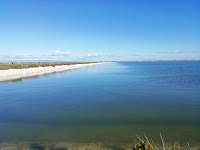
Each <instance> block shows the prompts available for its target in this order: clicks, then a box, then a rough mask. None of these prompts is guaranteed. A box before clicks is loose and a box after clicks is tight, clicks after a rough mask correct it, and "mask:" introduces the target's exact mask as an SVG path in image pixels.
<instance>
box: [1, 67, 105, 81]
mask: <svg viewBox="0 0 200 150" xmlns="http://www.w3.org/2000/svg"><path fill="white" fill-rule="evenodd" d="M98 64H102V63H90V64H75V65H61V66H55V67H53V66H48V67H36V68H27V69H9V70H0V82H1V81H9V80H15V79H20V78H28V77H33V76H38V75H43V74H49V73H53V72H61V71H67V70H72V69H78V68H83V67H89V66H94V65H98Z"/></svg>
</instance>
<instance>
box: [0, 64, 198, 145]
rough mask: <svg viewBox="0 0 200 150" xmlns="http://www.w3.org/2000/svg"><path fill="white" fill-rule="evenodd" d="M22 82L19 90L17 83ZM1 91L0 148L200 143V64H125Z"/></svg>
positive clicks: (50, 77)
mask: <svg viewBox="0 0 200 150" xmlns="http://www.w3.org/2000/svg"><path fill="white" fill-rule="evenodd" d="M17 81H18V82H17ZM17 81H13V82H3V83H0V141H54V142H55V141H70V142H102V143H133V139H134V138H135V136H136V135H143V134H144V133H146V134H147V135H148V136H149V137H150V138H153V139H154V141H155V142H157V141H159V142H160V139H159V133H160V132H162V134H163V136H164V137H165V140H166V141H169V142H173V141H174V140H179V141H180V143H181V142H182V143H186V142H190V143H191V144H198V143H199V141H200V62H122V63H106V64H103V65H97V66H93V67H88V68H81V69H77V70H72V71H67V72H62V73H54V74H50V75H46V76H39V77H36V78H29V79H23V80H17Z"/></svg>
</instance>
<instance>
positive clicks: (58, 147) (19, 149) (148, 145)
mask: <svg viewBox="0 0 200 150" xmlns="http://www.w3.org/2000/svg"><path fill="white" fill-rule="evenodd" d="M160 138H161V139H160V144H159V143H157V144H155V143H154V142H153V140H152V139H148V137H147V136H146V135H144V139H142V138H141V137H139V136H137V139H134V140H135V145H134V144H131V143H129V144H122V143H121V144H120V143H118V144H116V143H110V144H105V143H87V144H86V143H85V144H83V143H70V142H69V143H68V142H60V143H59V142H58V143H51V142H50V143H49V142H47V143H41V142H39V143H34V144H33V143H32V144H31V143H27V144H25V143H24V144H23V143H22V144H18V145H16V144H10V145H5V144H4V145H3V144H2V145H1V143H0V150H8V149H12V150H200V148H199V147H191V146H190V144H189V143H185V145H179V142H174V143H173V144H172V143H165V141H164V138H163V137H162V135H161V134H160Z"/></svg>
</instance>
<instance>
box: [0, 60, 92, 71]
mask: <svg viewBox="0 0 200 150" xmlns="http://www.w3.org/2000/svg"><path fill="white" fill-rule="evenodd" d="M89 63H94V62H27V63H17V62H10V63H0V70H8V69H24V68H34V67H47V66H54V67H55V66H59V65H74V64H89Z"/></svg>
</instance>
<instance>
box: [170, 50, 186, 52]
mask: <svg viewBox="0 0 200 150" xmlns="http://www.w3.org/2000/svg"><path fill="white" fill-rule="evenodd" d="M182 52H183V51H181V50H175V51H172V52H171V53H182Z"/></svg>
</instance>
